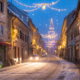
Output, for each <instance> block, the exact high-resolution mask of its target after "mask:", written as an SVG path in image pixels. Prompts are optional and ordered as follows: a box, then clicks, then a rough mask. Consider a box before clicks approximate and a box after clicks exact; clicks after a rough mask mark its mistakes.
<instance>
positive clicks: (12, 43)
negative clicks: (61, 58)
mask: <svg viewBox="0 0 80 80" xmlns="http://www.w3.org/2000/svg"><path fill="white" fill-rule="evenodd" d="M44 53H46V51H45V50H44V43H43V40H42V37H41V35H40V34H39V31H38V29H37V28H36V27H35V25H34V24H33V22H32V20H31V18H30V17H29V16H28V13H27V12H24V11H21V10H20V9H18V8H17V7H16V6H14V5H13V4H12V3H10V2H7V0H0V62H2V63H3V65H4V66H6V65H11V64H16V63H20V62H22V61H26V59H28V57H29V56H30V55H32V54H38V55H39V56H41V55H42V54H44Z"/></svg>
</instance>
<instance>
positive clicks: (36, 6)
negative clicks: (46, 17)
mask: <svg viewBox="0 0 80 80" xmlns="http://www.w3.org/2000/svg"><path fill="white" fill-rule="evenodd" d="M14 1H16V2H17V3H18V4H20V5H22V6H25V7H27V8H35V9H32V10H24V11H27V12H31V11H35V10H38V9H39V8H41V7H42V10H45V9H46V7H48V8H50V9H52V10H57V11H66V10H67V9H57V8H53V7H51V6H52V5H55V4H57V3H58V2H59V1H60V0H57V1H56V2H52V3H40V4H35V3H33V6H28V5H26V4H22V3H21V2H19V1H18V0H14Z"/></svg>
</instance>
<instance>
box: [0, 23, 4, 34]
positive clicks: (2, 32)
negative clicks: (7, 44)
mask: <svg viewBox="0 0 80 80" xmlns="http://www.w3.org/2000/svg"><path fill="white" fill-rule="evenodd" d="M2 29H3V30H2ZM0 34H1V35H4V26H3V25H1V32H0Z"/></svg>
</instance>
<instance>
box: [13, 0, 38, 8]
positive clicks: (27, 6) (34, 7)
mask: <svg viewBox="0 0 80 80" xmlns="http://www.w3.org/2000/svg"><path fill="white" fill-rule="evenodd" d="M14 1H16V2H17V3H18V4H20V5H22V6H25V7H29V8H33V7H34V8H35V7H37V6H28V5H25V4H22V3H21V2H19V1H17V0H14Z"/></svg>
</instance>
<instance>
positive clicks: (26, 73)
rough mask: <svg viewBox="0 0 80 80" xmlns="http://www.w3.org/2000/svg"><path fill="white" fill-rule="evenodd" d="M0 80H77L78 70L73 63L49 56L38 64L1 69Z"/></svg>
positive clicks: (32, 63) (23, 64)
mask: <svg viewBox="0 0 80 80" xmlns="http://www.w3.org/2000/svg"><path fill="white" fill-rule="evenodd" d="M0 80H79V69H78V68H77V67H76V66H75V65H74V64H73V63H69V62H66V61H64V60H60V59H59V58H58V57H55V56H49V57H45V58H43V59H41V61H40V62H26V63H21V64H17V65H15V66H11V67H7V68H2V69H0Z"/></svg>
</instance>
